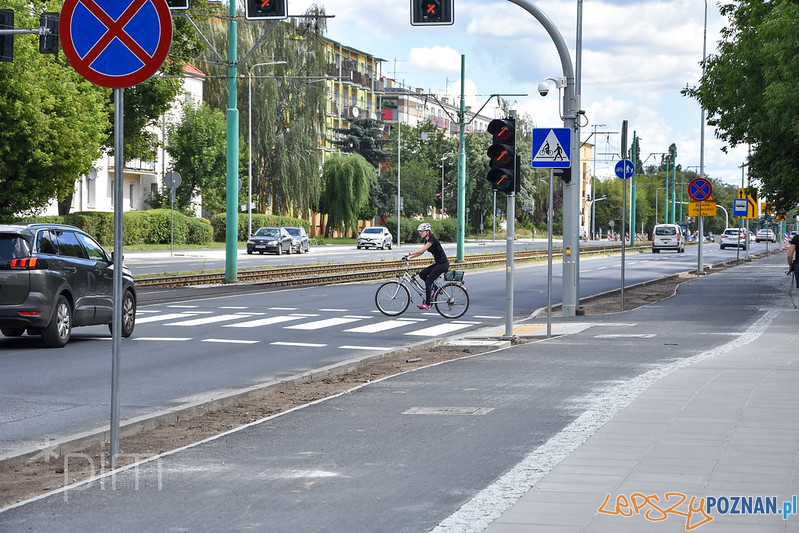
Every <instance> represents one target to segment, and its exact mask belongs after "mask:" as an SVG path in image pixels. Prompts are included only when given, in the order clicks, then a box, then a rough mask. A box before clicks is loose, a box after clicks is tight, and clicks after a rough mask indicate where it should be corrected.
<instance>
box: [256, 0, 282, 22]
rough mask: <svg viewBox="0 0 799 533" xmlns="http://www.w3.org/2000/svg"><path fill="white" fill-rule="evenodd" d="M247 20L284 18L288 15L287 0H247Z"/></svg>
mask: <svg viewBox="0 0 799 533" xmlns="http://www.w3.org/2000/svg"><path fill="white" fill-rule="evenodd" d="M246 3H247V4H246V10H245V18H246V19H247V20H282V19H285V18H286V17H288V6H287V5H286V0H246Z"/></svg>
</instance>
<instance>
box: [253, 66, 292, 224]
mask: <svg viewBox="0 0 799 533" xmlns="http://www.w3.org/2000/svg"><path fill="white" fill-rule="evenodd" d="M285 64H286V62H285V61H269V62H267V63H256V64H254V65H253V66H251V67H250V68H249V69H247V121H248V122H249V125H248V132H247V150H248V156H247V157H248V159H249V171H248V173H247V236H248V237H252V71H253V69H254V68H255V67H261V66H266V65H285Z"/></svg>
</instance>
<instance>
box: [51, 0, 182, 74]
mask: <svg viewBox="0 0 799 533" xmlns="http://www.w3.org/2000/svg"><path fill="white" fill-rule="evenodd" d="M59 33H60V39H61V46H62V48H63V49H64V55H65V56H66V58H67V61H69V64H70V65H72V68H74V69H75V70H76V71H77V72H78V74H80V75H81V76H83V77H84V78H86V79H87V80H89V81H91V82H92V83H95V84H97V85H101V86H103V87H110V88H113V89H121V88H124V87H132V86H134V85H136V84H138V83H141V82H143V81H144V80H146V79H148V78H149V77H150V76H152V75H153V74H155V73H156V72H157V71H158V69H159V68H161V65H162V64H163V62H164V60H165V59H166V56H167V55H168V54H169V47H170V46H171V45H172V15H171V14H170V12H169V6H168V5H167V3H166V0H121V1H120V0H66V2H64V7H63V8H62V9H61V17H60V20H59Z"/></svg>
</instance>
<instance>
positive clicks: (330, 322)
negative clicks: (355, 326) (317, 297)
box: [286, 317, 359, 330]
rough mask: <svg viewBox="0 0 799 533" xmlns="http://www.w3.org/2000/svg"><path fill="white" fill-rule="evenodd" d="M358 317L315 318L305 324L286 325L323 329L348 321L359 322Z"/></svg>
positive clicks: (295, 327)
mask: <svg viewBox="0 0 799 533" xmlns="http://www.w3.org/2000/svg"><path fill="white" fill-rule="evenodd" d="M358 320H359V319H358V318H343V317H342V318H326V319H324V320H315V321H313V322H307V323H305V324H296V325H294V326H286V329H305V330H314V329H322V328H329V327H331V326H338V325H339V324H346V323H348V322H357V321H358Z"/></svg>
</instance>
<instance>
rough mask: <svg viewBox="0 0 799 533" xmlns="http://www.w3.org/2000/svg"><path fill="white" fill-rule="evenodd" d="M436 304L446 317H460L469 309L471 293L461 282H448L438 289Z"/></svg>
mask: <svg viewBox="0 0 799 533" xmlns="http://www.w3.org/2000/svg"><path fill="white" fill-rule="evenodd" d="M435 305H436V311H438V314H440V315H441V316H443V317H444V318H459V317H461V316H463V314H464V313H465V312H466V311H467V310H468V309H469V293H468V292H466V289H464V288H463V286H462V285H460V284H459V283H447V284H446V285H444V286H443V287H441V288H440V289H439V290H438V294H436V301H435Z"/></svg>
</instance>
